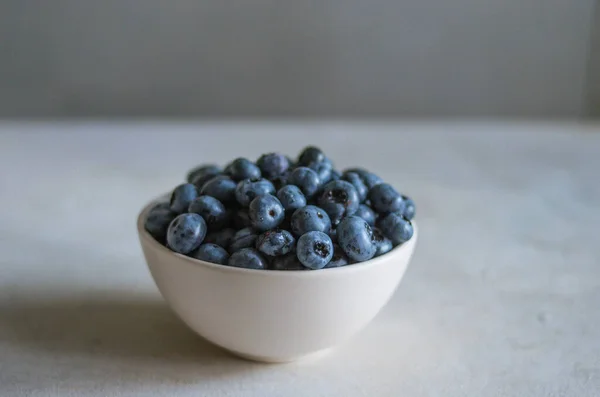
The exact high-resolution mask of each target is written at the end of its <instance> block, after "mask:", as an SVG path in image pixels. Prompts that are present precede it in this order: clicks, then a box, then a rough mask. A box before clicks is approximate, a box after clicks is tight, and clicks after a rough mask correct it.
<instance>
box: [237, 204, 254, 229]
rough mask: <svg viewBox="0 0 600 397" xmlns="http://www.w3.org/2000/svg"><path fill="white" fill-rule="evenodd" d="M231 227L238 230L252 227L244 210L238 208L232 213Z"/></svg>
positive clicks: (246, 211)
mask: <svg viewBox="0 0 600 397" xmlns="http://www.w3.org/2000/svg"><path fill="white" fill-rule="evenodd" d="M233 226H234V227H235V228H236V229H238V230H239V229H243V228H245V227H250V226H252V222H250V215H248V210H247V209H246V208H240V209H239V210H237V211H235V212H234V213H233Z"/></svg>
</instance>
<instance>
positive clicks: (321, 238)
mask: <svg viewBox="0 0 600 397" xmlns="http://www.w3.org/2000/svg"><path fill="white" fill-rule="evenodd" d="M296 255H297V256H298V260H299V261H300V262H301V263H302V264H303V265H304V266H305V267H307V268H309V269H313V270H316V269H322V268H324V267H325V266H326V265H327V264H328V263H329V261H330V260H331V258H332V257H333V243H332V242H331V239H330V238H329V236H328V235H326V234H325V233H323V232H317V231H312V232H308V233H305V234H303V235H302V236H300V238H299V239H298V247H297V248H296Z"/></svg>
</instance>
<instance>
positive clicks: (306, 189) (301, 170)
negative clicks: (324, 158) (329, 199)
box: [288, 167, 321, 199]
mask: <svg viewBox="0 0 600 397" xmlns="http://www.w3.org/2000/svg"><path fill="white" fill-rule="evenodd" d="M288 182H289V183H290V184H291V185H296V186H298V187H299V188H300V190H302V193H303V194H304V196H306V198H307V199H310V198H312V196H313V195H314V194H315V193H316V192H317V190H319V184H320V183H321V182H320V180H319V175H318V174H317V173H316V172H315V171H314V170H311V169H310V168H308V167H298V168H296V169H295V170H294V171H293V172H292V174H291V175H290V178H289V180H288Z"/></svg>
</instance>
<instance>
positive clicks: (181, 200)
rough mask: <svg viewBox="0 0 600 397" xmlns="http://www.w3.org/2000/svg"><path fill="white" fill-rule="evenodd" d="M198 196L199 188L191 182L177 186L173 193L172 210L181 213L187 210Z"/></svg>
mask: <svg viewBox="0 0 600 397" xmlns="http://www.w3.org/2000/svg"><path fill="white" fill-rule="evenodd" d="M196 197H198V189H196V186H194V185H192V184H191V183H184V184H183V185H179V186H177V187H176V188H175V189H174V190H173V193H171V201H170V203H169V204H170V206H171V211H173V212H176V213H178V214H181V213H182V212H185V211H187V209H188V207H189V206H190V203H191V202H192V201H194V199H195V198H196Z"/></svg>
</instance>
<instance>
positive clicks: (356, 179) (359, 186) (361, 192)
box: [342, 172, 369, 203]
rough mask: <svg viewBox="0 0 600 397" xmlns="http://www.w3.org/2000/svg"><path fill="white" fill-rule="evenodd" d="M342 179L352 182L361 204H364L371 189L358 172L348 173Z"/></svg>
mask: <svg viewBox="0 0 600 397" xmlns="http://www.w3.org/2000/svg"><path fill="white" fill-rule="evenodd" d="M342 179H344V180H346V181H348V182H350V183H351V184H352V186H354V188H355V189H356V193H358V199H359V200H360V202H361V203H363V202H364V201H365V200H366V199H367V194H368V193H369V189H368V188H367V185H365V183H364V182H363V179H362V178H361V177H360V175H358V174H357V173H356V172H346V173H344V175H343V176H342Z"/></svg>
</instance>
